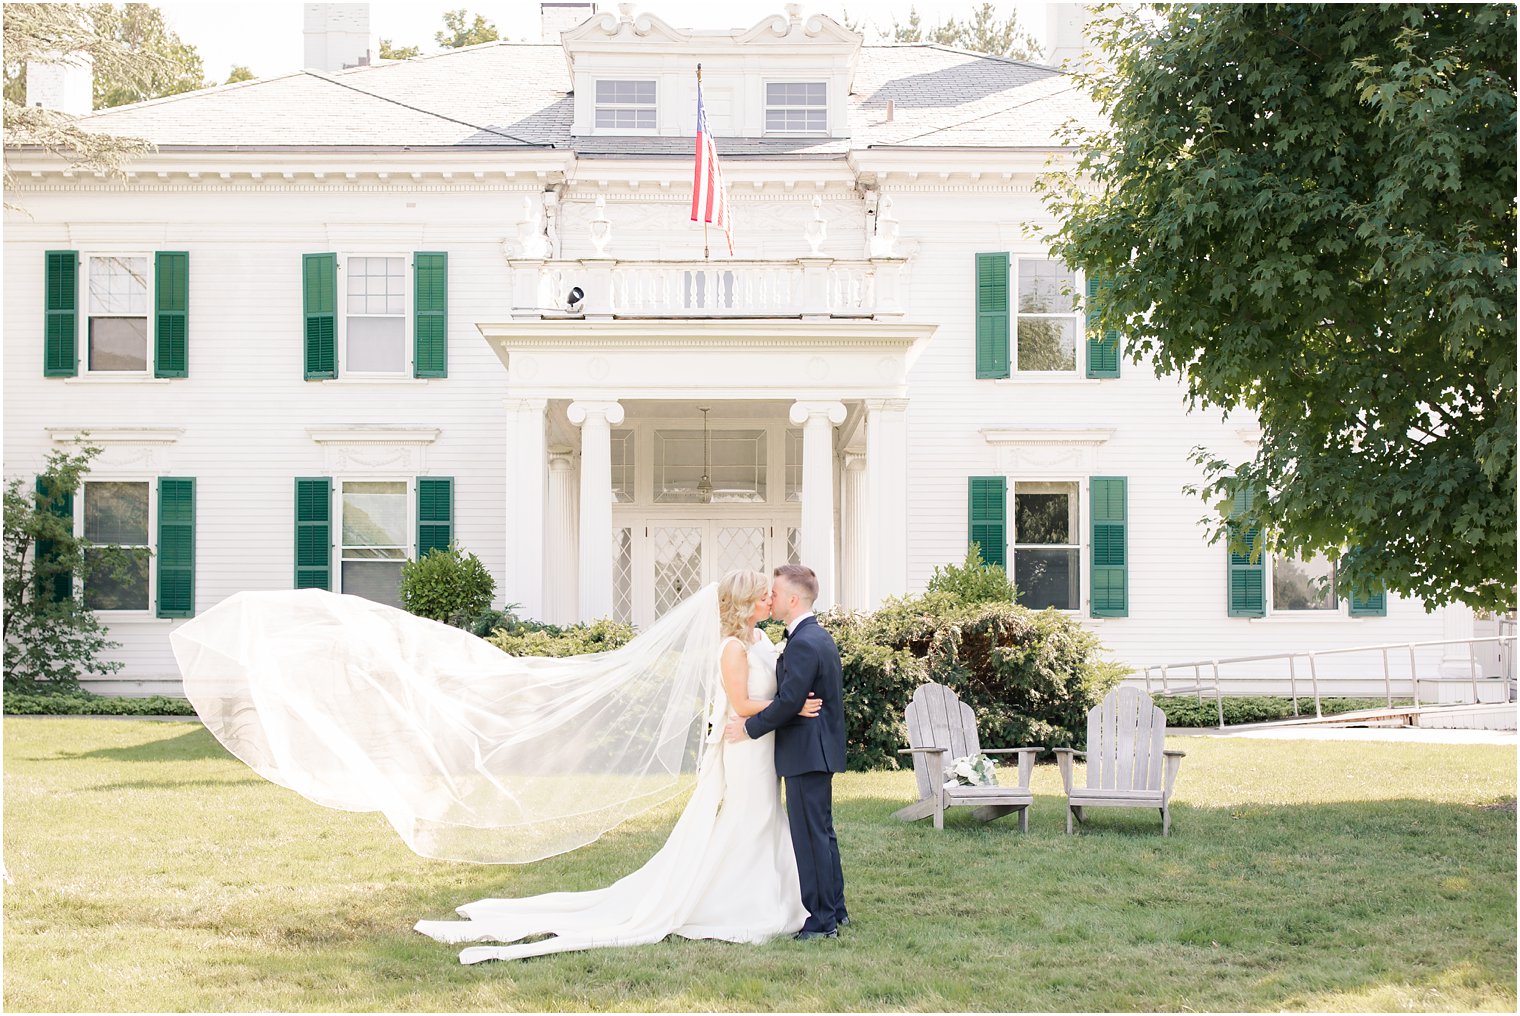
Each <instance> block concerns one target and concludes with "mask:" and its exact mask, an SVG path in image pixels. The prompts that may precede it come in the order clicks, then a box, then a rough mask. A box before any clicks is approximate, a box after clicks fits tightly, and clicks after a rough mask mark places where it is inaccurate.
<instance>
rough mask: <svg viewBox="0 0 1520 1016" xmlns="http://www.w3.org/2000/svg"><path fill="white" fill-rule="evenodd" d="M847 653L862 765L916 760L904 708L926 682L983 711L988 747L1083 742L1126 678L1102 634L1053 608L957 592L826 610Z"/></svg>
mask: <svg viewBox="0 0 1520 1016" xmlns="http://www.w3.org/2000/svg"><path fill="white" fill-rule="evenodd" d="M819 621H820V623H822V624H823V625H824V627H826V628H827V629H828V630H829V632H830V634H832V635H833V636H834V639H835V641H836V642H837V643H838V644H839V652H840V658H841V659H842V661H843V663H844V686H845V725H846V730H847V736H848V738H849V752H848V758H849V764H850V768H852V769H896V768H907V767H911V766H912V762H911V761H910V760H908V759H907V758H906V757H905V756H900V755H898V754H897V752H898V749H900V748H905V747H907V744H908V737H907V726H906V722H905V720H904V717H903V714H904V712H905V710H906V709H907V706H908V702H909V701H910V700H911V699H912V698H913V693H914V691H916V690H917V689H918V687H919V685H921V684H923V683H924V682H925V681H935V682H938V683H939V684H943V685H945V686H946V687H948V688H950V689H951V690H952V691H954V692H955V693H956V694H957V695H958V696H960V699H961V701H962V702H965V703H966V704H967V705H969V706H970V707H971V709H972V711H973V712H975V713H976V719H977V730H978V736H979V737H980V740H981V743H982V745H983V746H984V747H988V748H1019V747H1024V746H1026V745H1041V746H1043V747H1045V748H1047V749H1049V748H1063V747H1075V748H1080V747H1083V746H1084V743H1083V742H1084V741H1085V738H1086V734H1087V711H1088V710H1089V709H1091V708H1092V707H1093V706H1094V705H1096V704H1097V703H1098V702H1100V701H1101V700H1102V698H1103V695H1104V694H1105V693H1106V692H1107V691H1108V689H1109V688H1111V687H1112V686H1113V685H1114V684H1116V683H1117V682H1118V681H1119V679H1120V678H1121V677H1122V676H1123V671H1122V669H1121V668H1119V667H1117V666H1114V665H1112V664H1108V663H1105V662H1104V661H1102V660H1101V659H1100V658H1099V655H1098V653H1099V650H1100V648H1101V647H1100V645H1099V643H1098V640H1097V638H1096V637H1095V636H1093V635H1092V634H1091V633H1090V632H1088V631H1087V630H1085V629H1084V628H1083V627H1082V626H1081V625H1080V624H1079V623H1078V622H1077V621H1075V620H1074V619H1072V618H1070V617H1068V616H1066V615H1065V614H1062V613H1060V612H1058V611H1054V610H1045V611H1034V610H1029V609H1028V608H1025V607H1020V606H1017V605H1015V604H1012V603H994V602H983V603H966V602H963V601H962V600H960V599H959V598H958V597H956V596H953V595H950V594H947V593H939V592H935V593H927V594H925V595H923V596H916V597H909V598H906V599H900V600H888V601H887V603H886V605H884V606H883V607H882V608H881V609H880V610H878V611H877V612H876V613H874V614H858V613H854V612H851V611H847V610H833V611H828V612H826V613H825V614H823V615H821V616H820V617H819Z"/></svg>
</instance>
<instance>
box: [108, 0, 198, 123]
mask: <svg viewBox="0 0 1520 1016" xmlns="http://www.w3.org/2000/svg"><path fill="white" fill-rule="evenodd" d="M90 16H91V18H92V19H93V20H94V22H95V30H96V31H97V32H99V33H100V34H101V36H102V37H104V38H108V39H115V40H117V41H119V42H121V43H122V44H123V45H124V46H126V47H127V49H128V50H129V51H130V52H132V53H133V54H136V55H138V56H139V57H140V56H143V55H145V54H154V55H155V56H156V57H157V59H156V60H154V62H153V64H152V66H151V68H150V69H149V70H148V71H147V72H146V73H144V74H140V75H132V76H125V77H122V76H115V75H104V74H100V73H97V74H96V75H95V108H96V109H108V108H110V107H112V106H124V105H126V104H127V103H129V102H142V101H143V100H144V99H157V98H161V97H162V96H165V95H179V94H180V93H182V92H193V91H195V90H196V89H197V88H205V87H206V86H207V85H208V84H210V82H208V81H207V80H206V73H205V68H204V67H203V66H202V65H201V56H200V54H199V53H197V52H196V50H195V47H194V46H192V45H190V44H189V43H186V42H182V41H181V40H180V37H179V35H178V34H176V33H175V32H174V31H173V30H172V29H170V28H169V26H168V25H167V24H165V22H164V12H163V11H161V10H159V9H158V8H157V7H154V6H152V5H151V4H126V5H124V6H123V8H122V9H121V10H117V9H116V8H115V7H113V6H112V5H111V4H91V5H90Z"/></svg>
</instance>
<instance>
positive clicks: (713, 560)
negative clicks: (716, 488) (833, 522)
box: [613, 517, 796, 627]
mask: <svg viewBox="0 0 1520 1016" xmlns="http://www.w3.org/2000/svg"><path fill="white" fill-rule="evenodd" d="M795 529H796V523H795V520H792V519H782V520H774V519H771V518H767V517H753V518H752V517H743V518H740V517H735V518H721V519H676V518H659V519H653V518H651V519H646V520H643V521H641V522H638V523H636V524H633V525H626V524H625V525H623V526H620V527H618V530H617V531H616V532H614V534H613V535H614V539H613V547H614V554H616V555H617V558H618V560H616V561H614V563H613V572H614V576H616V577H617V578H618V579H619V580H620V581H617V582H616V583H615V585H616V586H617V588H616V591H615V596H614V600H615V603H614V606H615V607H616V608H617V613H618V616H619V617H620V618H624V619H628V620H631V621H632V622H633V623H634V624H636V625H638V626H640V627H643V626H645V625H648V624H650V623H651V622H653V621H655V620H657V619H659V618H660V617H661V616H662V615H663V614H664V613H665V612H666V611H667V610H669V609H670V608H671V607H674V606H675V605H676V604H677V603H680V602H681V601H682V600H684V599H685V598H686V597H688V596H690V595H691V594H692V593H694V592H696V591H697V590H698V589H700V588H702V586H704V585H706V584H707V583H709V582H716V581H717V580H718V579H720V578H722V577H723V576H724V575H725V574H727V573H728V572H730V571H733V570H735V569H738V568H749V569H751V570H754V571H759V572H767V573H768V572H769V571H770V570H771V569H772V568H774V567H775V566H776V565H778V564H782V563H784V562H786V561H787V560H788V559H789V556H790V555H789V553H788V551H789V547H790V545H791V544H792V543H795V542H796V541H795V537H794V536H793V535H792V534H793V533H794V532H795ZM789 537H792V538H790V539H789Z"/></svg>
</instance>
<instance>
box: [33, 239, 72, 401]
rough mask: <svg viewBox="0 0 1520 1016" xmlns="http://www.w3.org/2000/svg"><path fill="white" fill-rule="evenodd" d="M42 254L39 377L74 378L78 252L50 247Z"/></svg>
mask: <svg viewBox="0 0 1520 1016" xmlns="http://www.w3.org/2000/svg"><path fill="white" fill-rule="evenodd" d="M43 257H44V266H45V268H44V273H43V274H44V275H45V276H46V281H45V286H46V290H47V295H46V297H45V298H44V301H43V306H44V308H45V311H46V314H47V322H46V324H45V325H44V328H43V336H44V338H43V352H42V376H43V377H74V376H76V375H77V374H78V373H79V323H78V318H77V317H76V312H77V310H78V307H79V252H78V251H77V250H50V251H48V252H47V253H46V254H44V255H43Z"/></svg>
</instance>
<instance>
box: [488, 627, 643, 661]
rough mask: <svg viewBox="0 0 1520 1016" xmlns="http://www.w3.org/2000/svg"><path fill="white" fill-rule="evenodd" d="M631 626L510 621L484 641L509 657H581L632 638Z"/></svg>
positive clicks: (626, 641) (623, 643)
mask: <svg viewBox="0 0 1520 1016" xmlns="http://www.w3.org/2000/svg"><path fill="white" fill-rule="evenodd" d="M633 635H634V632H633V626H632V625H628V624H623V623H622V622H621V621H606V620H604V621H597V622H595V623H593V624H572V625H566V626H564V627H560V626H558V625H552V624H540V623H539V622H536V621H511V622H508V624H507V625H506V627H503V628H501V629H498V630H497V631H496V632H495V633H494V634H492V635H491V636H490V637H489V638H488V639H487V640H486V641H488V642H490V643H491V645H493V646H495V647H496V648H497V649H500V650H501V651H502V652H504V653H507V654H509V655H511V656H580V655H582V654H583V653H604V652H607V651H608V650H611V649H616V648H618V647H619V646H622V645H625V644H627V643H628V641H629V640H630V639H632V638H633Z"/></svg>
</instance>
